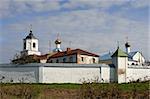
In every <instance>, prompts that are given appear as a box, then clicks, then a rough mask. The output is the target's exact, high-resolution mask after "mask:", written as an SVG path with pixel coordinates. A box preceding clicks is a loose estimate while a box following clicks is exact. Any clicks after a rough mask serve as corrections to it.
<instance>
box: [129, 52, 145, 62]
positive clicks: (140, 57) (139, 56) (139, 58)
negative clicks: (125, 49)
mask: <svg viewBox="0 0 150 99" xmlns="http://www.w3.org/2000/svg"><path fill="white" fill-rule="evenodd" d="M132 59H133V60H135V61H137V62H138V64H144V63H145V59H144V57H143V55H142V54H141V53H140V52H137V53H136V54H135V55H134V56H133V57H132Z"/></svg>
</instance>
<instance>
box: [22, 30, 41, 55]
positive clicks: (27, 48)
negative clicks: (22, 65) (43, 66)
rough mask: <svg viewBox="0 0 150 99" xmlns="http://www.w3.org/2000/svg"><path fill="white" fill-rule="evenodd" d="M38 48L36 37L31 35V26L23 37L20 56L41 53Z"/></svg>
mask: <svg viewBox="0 0 150 99" xmlns="http://www.w3.org/2000/svg"><path fill="white" fill-rule="evenodd" d="M38 49H39V48H38V39H37V38H36V37H35V36H34V35H33V33H32V28H31V29H30V33H29V34H28V36H26V38H24V39H23V51H21V56H24V55H33V54H35V55H41V52H39V51H38Z"/></svg>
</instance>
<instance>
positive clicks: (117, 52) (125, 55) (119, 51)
mask: <svg viewBox="0 0 150 99" xmlns="http://www.w3.org/2000/svg"><path fill="white" fill-rule="evenodd" d="M111 57H128V55H127V54H126V53H125V52H124V51H122V50H121V49H119V47H118V49H117V50H116V51H115V53H114V54H113V55H112V56H111Z"/></svg>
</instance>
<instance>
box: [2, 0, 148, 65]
mask: <svg viewBox="0 0 150 99" xmlns="http://www.w3.org/2000/svg"><path fill="white" fill-rule="evenodd" d="M149 3H150V2H149V0H0V63H9V62H10V61H11V60H12V59H13V57H14V55H15V54H16V53H18V54H19V52H20V51H22V50H23V39H24V38H25V37H26V36H27V35H28V34H29V31H30V25H31V24H32V31H33V34H34V35H35V36H36V37H37V38H38V40H39V50H40V51H41V52H42V54H46V53H48V52H49V51H51V50H52V49H54V48H55V44H54V41H55V40H56V38H57V35H58V33H59V35H60V38H61V40H62V44H61V48H62V49H63V50H66V48H67V47H70V48H72V49H74V48H80V49H83V50H87V51H89V52H93V53H95V54H98V55H101V54H102V53H107V52H109V51H110V52H113V51H115V50H116V49H117V46H118V44H117V42H119V47H120V48H121V49H122V50H125V46H124V44H125V42H126V41H127V39H126V38H127V37H128V41H129V42H130V44H131V51H140V52H141V53H142V54H143V55H144V57H145V58H146V59H147V60H150V53H149V50H150V40H149V39H150V32H149V22H150V20H149Z"/></svg>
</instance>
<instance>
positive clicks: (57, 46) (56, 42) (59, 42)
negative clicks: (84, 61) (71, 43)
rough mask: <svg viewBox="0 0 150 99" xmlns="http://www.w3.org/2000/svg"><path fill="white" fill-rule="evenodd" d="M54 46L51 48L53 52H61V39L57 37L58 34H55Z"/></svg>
mask: <svg viewBox="0 0 150 99" xmlns="http://www.w3.org/2000/svg"><path fill="white" fill-rule="evenodd" d="M55 44H56V48H55V49H54V50H53V52H62V49H61V48H60V45H61V40H60V39H59V34H58V35H57V39H56V40H55Z"/></svg>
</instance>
